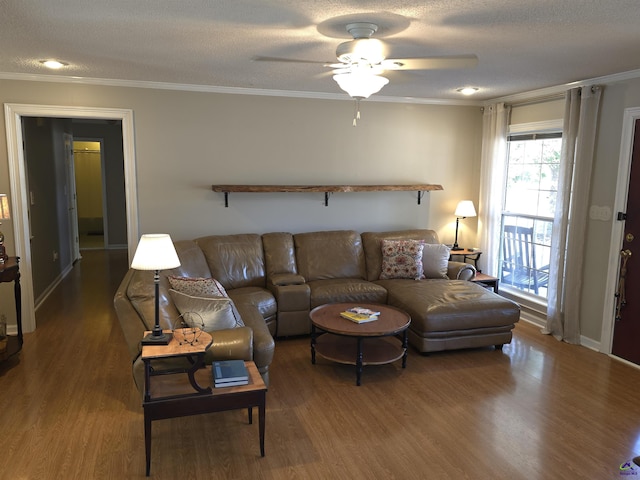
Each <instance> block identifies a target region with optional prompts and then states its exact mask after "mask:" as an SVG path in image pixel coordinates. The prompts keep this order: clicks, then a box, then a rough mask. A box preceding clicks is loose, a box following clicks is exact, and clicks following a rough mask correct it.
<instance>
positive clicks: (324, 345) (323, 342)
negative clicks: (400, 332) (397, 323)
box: [315, 333, 405, 366]
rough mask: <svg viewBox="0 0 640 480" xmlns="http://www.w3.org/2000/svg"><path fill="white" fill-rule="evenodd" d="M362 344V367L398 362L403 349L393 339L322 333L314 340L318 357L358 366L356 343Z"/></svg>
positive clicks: (403, 352)
mask: <svg viewBox="0 0 640 480" xmlns="http://www.w3.org/2000/svg"><path fill="white" fill-rule="evenodd" d="M359 341H360V342H362V346H361V348H362V365H363V366H365V365H386V364H388V363H392V362H395V361H396V360H400V359H401V358H402V357H403V356H404V354H405V349H404V348H403V347H402V344H401V343H400V342H399V341H398V339H397V338H395V337H375V338H363V337H346V336H342V335H334V334H332V333H324V334H322V335H320V336H318V337H317V338H316V342H315V351H316V353H317V354H318V355H320V356H322V357H324V358H326V359H327V360H331V361H333V362H337V363H343V364H346V365H357V364H358V342H359Z"/></svg>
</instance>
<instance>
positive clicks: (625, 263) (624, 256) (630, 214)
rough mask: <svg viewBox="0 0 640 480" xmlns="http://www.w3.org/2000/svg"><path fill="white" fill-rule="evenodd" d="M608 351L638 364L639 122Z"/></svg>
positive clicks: (635, 138) (639, 327) (638, 123)
mask: <svg viewBox="0 0 640 480" xmlns="http://www.w3.org/2000/svg"><path fill="white" fill-rule="evenodd" d="M628 191H629V193H628V197H627V208H626V220H625V223H624V236H623V242H622V248H621V250H620V253H621V255H620V280H619V288H618V299H617V300H618V307H617V308H616V319H615V325H614V330H613V345H612V350H611V353H613V354H614V355H615V356H617V357H620V358H624V359H625V360H628V361H630V362H632V363H635V364H637V365H640V296H639V295H638V292H639V291H640V121H636V124H635V129H634V140H633V152H632V155H631V173H630V175H629V189H628Z"/></svg>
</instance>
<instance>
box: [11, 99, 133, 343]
mask: <svg viewBox="0 0 640 480" xmlns="http://www.w3.org/2000/svg"><path fill="white" fill-rule="evenodd" d="M4 114H5V127H6V134H7V159H8V162H9V185H10V188H11V202H12V204H13V209H14V212H15V219H14V223H13V235H14V241H15V248H16V255H17V256H19V257H20V275H21V278H22V282H21V284H22V325H23V328H24V331H25V332H32V331H33V330H35V328H36V319H35V306H34V297H33V272H32V266H31V248H30V240H29V239H30V232H29V221H28V210H27V208H26V206H27V189H26V172H25V169H24V150H23V148H22V145H23V137H22V117H23V116H27V117H57V118H100V119H111V120H114V119H115V120H121V121H122V146H123V153H124V169H125V171H124V176H125V201H126V210H127V241H128V249H129V259H131V258H133V254H134V248H135V246H136V244H137V242H138V200H137V199H138V194H137V191H136V185H137V181H136V159H135V147H134V133H133V132H134V130H133V111H132V110H126V109H118V108H97V107H66V106H57V105H25V104H17V103H5V105H4Z"/></svg>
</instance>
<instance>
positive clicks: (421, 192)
mask: <svg viewBox="0 0 640 480" xmlns="http://www.w3.org/2000/svg"><path fill="white" fill-rule="evenodd" d="M424 193H425V192H423V191H422V190H418V205H420V201H421V200H422V197H424Z"/></svg>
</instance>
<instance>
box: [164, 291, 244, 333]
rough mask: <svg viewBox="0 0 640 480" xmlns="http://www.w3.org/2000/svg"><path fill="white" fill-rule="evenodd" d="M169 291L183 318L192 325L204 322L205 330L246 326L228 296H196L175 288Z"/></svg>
mask: <svg viewBox="0 0 640 480" xmlns="http://www.w3.org/2000/svg"><path fill="white" fill-rule="evenodd" d="M169 293H170V295H171V299H172V300H173V302H174V303H175V305H176V307H177V309H178V311H179V312H180V314H181V317H182V319H183V320H184V321H185V323H186V324H187V325H189V326H191V327H194V326H199V325H201V324H202V325H203V327H202V329H203V330H204V331H205V332H212V331H215V330H222V329H225V328H236V327H243V326H244V323H242V319H241V318H240V315H239V314H238V313H237V312H236V311H235V309H234V307H233V301H232V300H231V299H230V298H228V297H221V296H209V297H196V296H192V295H188V294H186V293H182V292H179V291H177V290H174V289H171V290H169ZM174 327H177V325H175V326H174Z"/></svg>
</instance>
